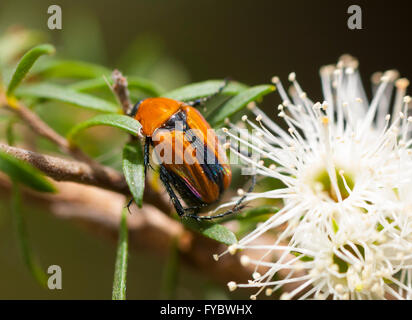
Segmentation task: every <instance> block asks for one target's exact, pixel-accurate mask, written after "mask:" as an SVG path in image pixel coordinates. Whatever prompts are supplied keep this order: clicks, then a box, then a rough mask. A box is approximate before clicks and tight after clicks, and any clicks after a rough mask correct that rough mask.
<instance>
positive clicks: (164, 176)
mask: <svg viewBox="0 0 412 320" xmlns="http://www.w3.org/2000/svg"><path fill="white" fill-rule="evenodd" d="M171 178H172V177H171V176H170V174H169V173H168V172H167V170H166V169H165V167H163V166H162V165H161V166H160V180H161V181H162V183H163V185H164V186H165V188H166V191H167V193H168V194H169V197H170V199H171V200H172V203H173V205H174V207H175V209H176V212H177V214H178V215H179V216H180V217H181V216H183V215H184V214H185V209H184V208H183V206H182V204H181V203H180V200H179V198H178V197H177V195H176V193H175V192H174V191H173V188H172V186H171V185H170V183H171V181H172V179H171Z"/></svg>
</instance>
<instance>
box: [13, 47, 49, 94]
mask: <svg viewBox="0 0 412 320" xmlns="http://www.w3.org/2000/svg"><path fill="white" fill-rule="evenodd" d="M54 52H55V49H54V47H53V46H52V45H50V44H42V45H39V46H36V47H34V48H33V49H31V50H29V51H28V52H27V53H26V54H25V55H24V56H23V57H22V58H21V60H20V62H19V63H18V65H17V67H16V70H15V71H14V73H13V76H12V78H11V80H10V83H9V85H8V88H7V95H8V96H10V95H12V94H13V92H14V90H15V89H16V88H17V87H18V85H19V84H20V82H21V81H22V80H23V79H24V77H25V76H26V74H27V72H29V70H30V68H31V67H32V66H33V64H34V63H35V62H36V60H37V59H38V58H40V57H41V56H42V55H44V54H52V53H54Z"/></svg>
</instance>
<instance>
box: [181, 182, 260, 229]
mask: <svg viewBox="0 0 412 320" xmlns="http://www.w3.org/2000/svg"><path fill="white" fill-rule="evenodd" d="M255 186H256V175H253V176H252V184H251V186H250V187H249V190H248V191H247V193H250V192H252V191H253V189H254V188H255ZM245 199H246V194H245V195H244V196H242V197H241V198H240V199H239V200H238V201H237V202H236V204H235V205H234V206H233V208H232V209H229V210H227V211H225V212H222V213H220V214H217V215H214V216H197V215H193V214H187V215H185V216H184V217H189V218H193V219H196V220H198V221H199V220H213V219H218V218H223V217H225V216H228V215H230V214H233V213H236V212H239V211H240V210H242V209H243V208H244V207H245V205H244V204H243V201H244V200H245Z"/></svg>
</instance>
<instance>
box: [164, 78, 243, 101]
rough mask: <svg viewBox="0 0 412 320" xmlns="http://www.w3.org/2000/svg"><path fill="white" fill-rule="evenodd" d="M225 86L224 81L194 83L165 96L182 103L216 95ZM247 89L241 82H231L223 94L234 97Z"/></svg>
mask: <svg viewBox="0 0 412 320" xmlns="http://www.w3.org/2000/svg"><path fill="white" fill-rule="evenodd" d="M223 84H224V81H223V80H208V81H204V82H198V83H193V84H189V85H187V86H184V87H181V88H178V89H175V90H173V91H170V92H168V93H166V94H165V95H164V96H165V97H167V98H171V99H175V100H181V101H190V100H195V99H198V98H203V97H207V96H210V95H212V94H214V93H216V92H217V91H218V90H219V89H220V88H221V87H222V85H223ZM245 89H247V86H246V85H244V84H242V83H239V82H235V81H231V82H229V84H228V85H227V86H226V88H225V89H224V90H223V91H222V94H225V95H230V96H233V95H236V94H239V93H240V92H242V91H244V90H245Z"/></svg>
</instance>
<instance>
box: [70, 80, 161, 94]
mask: <svg viewBox="0 0 412 320" xmlns="http://www.w3.org/2000/svg"><path fill="white" fill-rule="evenodd" d="M107 81H108V82H109V83H110V84H113V81H112V80H111V79H107ZM127 82H128V84H129V86H128V87H129V90H132V89H135V90H140V91H142V92H144V93H146V94H148V95H149V96H154V97H155V96H159V95H160V94H161V92H162V91H163V89H162V88H160V87H159V86H158V85H157V84H156V83H154V82H153V81H151V80H147V79H144V78H140V77H127ZM69 87H70V88H71V89H73V90H76V91H79V92H87V91H91V90H98V89H104V88H107V89H110V88H109V86H108V85H107V82H106V80H105V79H104V78H95V79H88V80H83V81H80V82H76V83H73V84H71V85H70V86H69Z"/></svg>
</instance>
